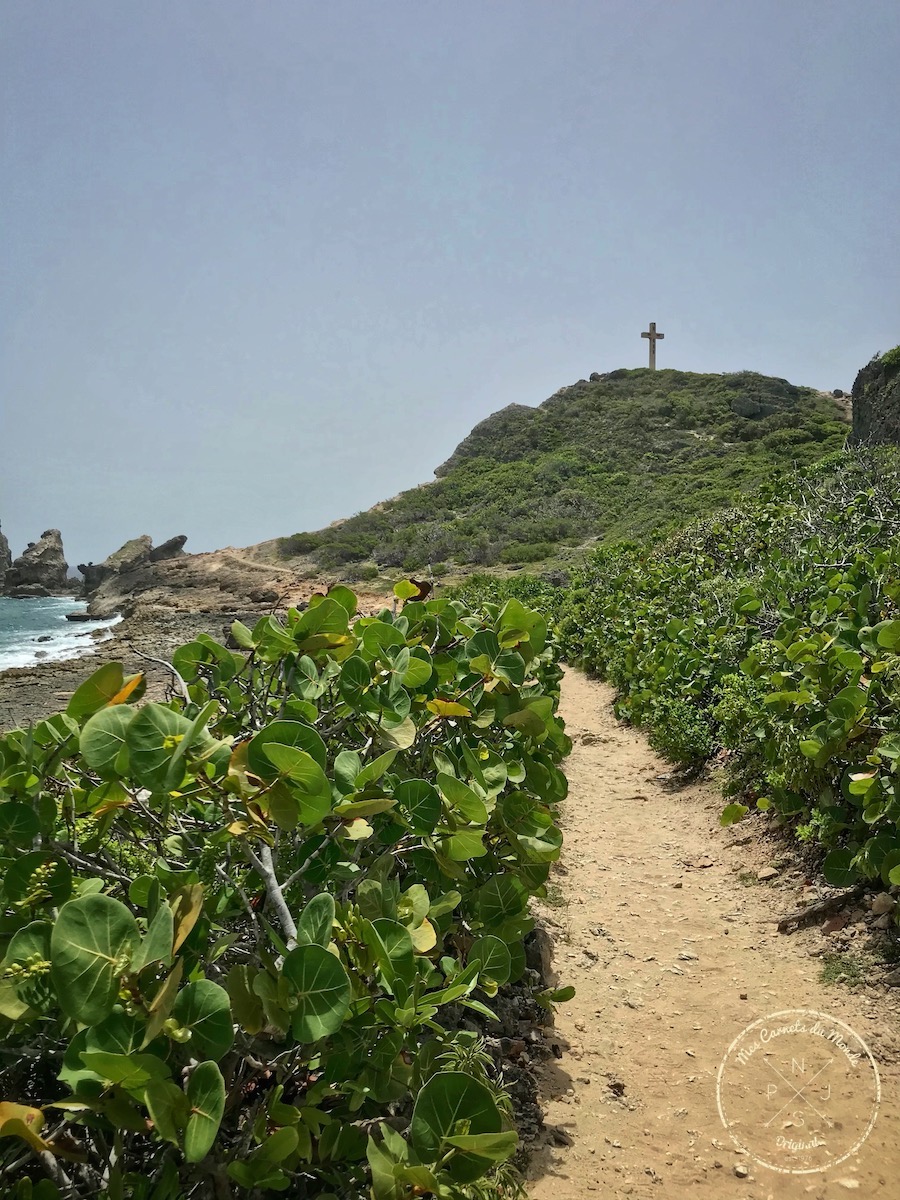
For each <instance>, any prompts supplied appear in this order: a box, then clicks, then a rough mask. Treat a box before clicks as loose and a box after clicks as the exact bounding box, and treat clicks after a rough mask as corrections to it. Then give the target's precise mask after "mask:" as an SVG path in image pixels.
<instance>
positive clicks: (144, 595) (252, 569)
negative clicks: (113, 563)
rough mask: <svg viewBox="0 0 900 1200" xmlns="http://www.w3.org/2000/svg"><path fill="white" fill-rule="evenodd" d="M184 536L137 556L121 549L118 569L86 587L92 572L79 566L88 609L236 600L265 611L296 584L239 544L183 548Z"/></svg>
mask: <svg viewBox="0 0 900 1200" xmlns="http://www.w3.org/2000/svg"><path fill="white" fill-rule="evenodd" d="M185 541H186V538H184V537H183V536H179V537H175V538H170V539H169V540H168V541H167V542H163V544H162V545H160V546H157V547H156V548H155V549H153V550H148V551H146V553H144V554H142V555H141V556H140V557H139V558H138V559H137V560H135V559H134V558H130V559H129V558H128V556H124V555H123V557H122V559H121V560H120V562H121V566H120V569H119V570H118V571H116V572H114V573H110V572H107V573H106V575H105V577H104V578H103V579H102V581H101V582H100V583H99V585H97V586H95V587H94V588H93V589H91V590H88V588H87V583H88V580H89V578H96V575H93V574H92V575H91V576H89V575H88V573H87V571H86V570H85V568H84V567H81V568H80V570H81V571H82V573H83V574H84V575H85V584H86V594H87V597H88V600H89V604H88V610H87V611H88V614H89V615H90V616H91V617H98V618H105V617H112V616H114V615H115V614H116V613H121V614H122V615H123V616H126V617H130V616H133V615H135V614H136V613H137V612H138V611H140V612H141V614H142V615H144V616H149V615H151V614H152V613H154V612H156V613H158V614H162V613H173V612H191V613H228V612H233V611H234V610H235V608H236V606H240V607H241V608H243V607H247V608H249V609H254V608H255V609H256V611H267V610H269V609H271V608H272V607H273V606H275V605H276V604H278V603H279V601H281V600H282V598H283V597H284V596H285V595H286V594H288V593H290V592H292V590H294V589H296V586H297V582H298V581H297V579H296V576H295V574H294V572H292V571H291V570H289V569H287V568H280V567H278V566H275V565H274V564H270V563H260V562H256V561H253V560H252V559H251V558H250V557H249V555H247V554H246V552H242V551H239V550H219V551H216V552H214V553H209V554H185V553H184V550H183V546H184V543H185ZM124 549H125V548H124V547H123V550H124ZM121 553H122V552H121V551H117V554H121ZM110 557H111V558H112V557H115V556H112V555H111V556H110ZM109 561H110V560H109V559H107V560H106V563H104V564H101V568H105V567H106V566H107V564H109ZM94 570H95V571H96V570H97V569H96V568H94Z"/></svg>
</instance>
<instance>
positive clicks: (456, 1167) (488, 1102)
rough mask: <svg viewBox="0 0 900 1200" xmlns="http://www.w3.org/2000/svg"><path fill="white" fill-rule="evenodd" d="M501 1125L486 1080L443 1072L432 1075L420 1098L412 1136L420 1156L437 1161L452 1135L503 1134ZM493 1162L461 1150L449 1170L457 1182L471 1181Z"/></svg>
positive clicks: (450, 1164) (453, 1159)
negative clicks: (484, 1082) (480, 1081)
mask: <svg viewBox="0 0 900 1200" xmlns="http://www.w3.org/2000/svg"><path fill="white" fill-rule="evenodd" d="M501 1126H502V1120H501V1117H500V1112H499V1110H498V1108H497V1105H496V1104H495V1103H494V1098H493V1096H492V1095H491V1093H490V1091H489V1089H488V1088H487V1087H485V1085H484V1084H483V1083H479V1082H478V1080H477V1079H473V1078H472V1076H471V1075H466V1074H464V1073H463V1072H462V1071H443V1072H440V1073H438V1074H437V1075H432V1077H431V1078H430V1079H429V1080H428V1082H427V1083H426V1084H425V1086H424V1087H423V1088H422V1089H421V1090H420V1092H419V1094H418V1096H417V1097H416V1104H415V1108H414V1109H413V1115H412V1121H411V1123H410V1139H411V1141H412V1145H413V1149H414V1150H415V1151H416V1153H417V1154H418V1156H419V1158H420V1159H421V1160H422V1161H423V1162H425V1163H434V1162H437V1161H438V1159H440V1158H442V1157H443V1156H444V1154H445V1153H446V1152H447V1150H448V1148H449V1147H448V1145H447V1139H448V1138H452V1137H457V1136H459V1135H468V1136H471V1135H473V1134H483V1133H499V1132H500V1129H501ZM490 1165H491V1159H490V1158H485V1157H479V1156H478V1155H475V1154H470V1153H467V1152H462V1151H460V1152H457V1153H455V1154H453V1156H452V1157H451V1158H450V1159H449V1160H448V1161H447V1162H446V1163H445V1169H446V1170H447V1172H448V1174H449V1175H450V1176H451V1177H452V1178H453V1179H454V1180H456V1182H457V1183H471V1182H473V1181H474V1180H475V1179H478V1178H479V1177H480V1176H481V1175H483V1174H484V1173H485V1171H486V1170H488V1168H489V1167H490Z"/></svg>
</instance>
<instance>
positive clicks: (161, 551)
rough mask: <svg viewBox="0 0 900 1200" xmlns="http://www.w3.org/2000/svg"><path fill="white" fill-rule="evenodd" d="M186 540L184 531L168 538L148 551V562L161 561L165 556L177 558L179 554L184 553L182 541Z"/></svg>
mask: <svg viewBox="0 0 900 1200" xmlns="http://www.w3.org/2000/svg"><path fill="white" fill-rule="evenodd" d="M186 541H187V534H186V533H179V534H177V535H176V536H175V537H171V538H169V540H168V541H166V542H163V543H162V544H161V545H159V546H157V547H156V549H155V550H151V551H150V554H149V559H150V562H152V563H156V562H163V560H164V559H167V558H178V556H179V555H181V554H184V543H185V542H186Z"/></svg>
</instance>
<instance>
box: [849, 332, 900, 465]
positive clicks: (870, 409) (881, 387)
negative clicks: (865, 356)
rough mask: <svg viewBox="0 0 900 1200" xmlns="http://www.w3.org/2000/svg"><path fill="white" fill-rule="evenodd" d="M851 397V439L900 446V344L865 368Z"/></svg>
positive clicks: (874, 359)
mask: <svg viewBox="0 0 900 1200" xmlns="http://www.w3.org/2000/svg"><path fill="white" fill-rule="evenodd" d="M852 396H853V433H852V434H851V441H853V442H893V443H895V444H897V445H900V346H896V347H895V348H894V349H893V350H889V351H888V353H887V354H882V355H881V356H880V357H878V358H873V359H872V361H871V362H870V363H868V364H867V365H866V366H865V367H863V369H862V370H861V371H860V373H859V374H858V375H857V377H856V382H855V383H854V384H853V392H852Z"/></svg>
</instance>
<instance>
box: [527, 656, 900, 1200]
mask: <svg viewBox="0 0 900 1200" xmlns="http://www.w3.org/2000/svg"><path fill="white" fill-rule="evenodd" d="M611 699H612V693H611V691H610V690H609V689H608V688H607V687H605V686H603V685H601V684H599V683H596V682H593V681H591V680H588V679H586V678H585V677H584V676H583V675H581V674H580V673H578V672H574V671H569V672H568V673H567V676H566V680H565V684H564V688H563V704H562V713H563V716H564V717H565V719H566V722H567V726H568V731H569V733H570V734H571V736H572V737H573V739H574V750H573V753H572V756H571V758H570V760H569V763H568V767H567V773H568V775H569V779H570V785H571V790H570V793H569V797H568V800H567V801H566V802H565V804H564V806H563V807H564V811H565V816H564V822H563V823H564V828H565V834H566V845H565V849H564V853H563V858H562V861H561V863H560V864H559V866H558V870H557V873H556V874H555V883H554V890H553V894H552V896H551V899H552V901H553V903H552V905H550V906H548V907H547V908H546V910H545V911H544V912H543V913H542V916H543V918H544V920H545V922H546V923H547V925H548V927H549V929H550V931H551V933H552V934H553V937H554V942H555V949H554V966H555V969H556V971H557V974H558V976H559V978H560V982H561V983H563V984H569V983H571V984H573V985H574V986H575V987H576V989H577V994H576V997H575V999H574V1000H572V1001H570V1002H569V1003H567V1004H564V1005H561V1006H560V1008H559V1012H558V1017H557V1036H558V1038H559V1040H560V1042H561V1043H562V1055H561V1057H560V1058H559V1060H558V1061H554V1060H551V1061H550V1063H549V1064H548V1065H546V1066H545V1068H544V1072H543V1078H542V1090H543V1099H544V1106H545V1118H546V1121H547V1126H548V1131H547V1136H546V1144H545V1145H544V1146H543V1147H542V1148H541V1149H540V1150H539V1151H538V1152H537V1153H536V1154H535V1155H534V1156H533V1157H532V1160H531V1168H530V1182H529V1194H530V1195H531V1197H533V1200H569V1198H570V1197H585V1196H589V1195H591V1194H598V1195H599V1196H602V1197H604V1198H607V1197H608V1198H612V1197H625V1196H629V1197H632V1198H634V1200H643V1198H644V1197H653V1198H658V1200H662V1198H663V1197H665V1198H666V1200H668V1198H669V1197H682V1196H684V1197H688V1196H691V1197H694V1196H696V1197H699V1198H703V1197H709V1198H710V1200H713V1198H715V1200H718V1198H723V1200H724V1198H725V1197H728V1198H729V1200H731V1198H735V1200H767V1198H769V1197H771V1198H773V1200H782V1198H791V1200H793V1198H795V1197H796V1198H800V1197H811V1198H813V1200H836V1198H838V1197H843V1196H847V1195H852V1194H853V1193H855V1194H856V1195H858V1196H860V1197H869V1196H874V1197H883V1198H884V1200H887V1198H888V1197H892V1198H893V1197H897V1196H900V1182H898V1180H900V1088H898V1083H900V1038H898V1032H897V1018H896V1009H897V1004H896V999H895V998H896V996H897V994H898V993H897V992H896V991H894V992H891V991H888V990H886V989H885V987H884V984H883V982H882V978H883V976H884V975H885V974H886V973H888V972H889V971H890V967H889V966H888V965H885V964H884V963H883V962H877V961H876V960H875V959H871V960H869V959H866V958H865V957H863V958H859V959H853V961H856V962H863V963H865V962H869V963H870V965H871V970H870V971H869V972H868V973H867V974H866V975H864V977H863V978H860V979H856V981H855V986H854V987H853V989H852V990H851V989H850V988H849V987H848V986H846V985H845V984H843V983H840V982H837V983H832V984H827V983H824V982H822V980H821V973H822V970H823V963H831V964H832V967H833V965H834V963H835V962H837V963H841V962H843V961H844V958H841V957H838V956H839V955H841V954H846V952H847V951H850V950H854V949H855V943H856V940H857V939H858V940H859V942H860V943H866V944H869V941H870V934H871V933H872V932H873V922H874V919H875V918H874V917H873V914H872V913H871V912H870V911H869V910H868V908H867V907H866V906H865V905H863V906H862V907H861V908H860V909H859V910H857V911H855V912H850V913H844V914H843V915H842V916H840V917H838V918H837V919H836V920H835V919H831V920H822V919H820V920H819V921H818V922H817V923H815V924H813V925H812V926H811V927H810V928H806V929H802V930H800V931H798V932H795V933H792V934H782V933H779V932H778V931H777V928H776V921H777V919H778V918H779V917H782V916H784V915H786V914H787V913H790V912H793V911H794V910H796V909H798V908H800V907H802V906H803V905H804V904H806V903H808V902H810V901H811V900H815V899H816V895H817V893H816V891H815V890H814V888H813V886H812V885H811V881H810V880H808V879H805V878H804V875H803V872H802V870H801V869H799V868H798V867H797V866H796V865H795V863H792V862H791V861H790V860H789V859H788V858H787V857H786V855H785V853H784V848H783V847H781V849H780V850H779V846H778V843H777V842H776V841H772V840H769V841H766V840H765V839H762V840H760V838H759V836H758V835H754V836H752V837H750V838H749V839H748V837H747V828H746V827H743V826H741V825H738V826H733V827H731V828H727V829H723V828H721V826H720V825H719V820H718V818H719V813H720V812H721V808H722V801H721V797H720V793H719V792H718V790H717V788H716V787H715V786H714V785H713V784H712V783H709V782H707V783H699V784H694V785H692V786H689V787H687V788H684V789H681V790H673V789H672V788H671V785H670V784H667V781H666V779H665V776H666V773H667V771H669V770H670V768H668V767H667V766H666V764H665V763H664V762H663V761H662V760H661V759H659V758H658V757H657V756H656V755H655V754H654V753H653V752H652V751H651V750H650V749H649V747H648V745H647V742H646V739H645V737H644V735H643V734H641V733H640V732H639V731H637V730H634V729H631V728H629V727H627V726H624V725H622V724H620V723H619V722H618V721H617V720H616V719H615V717H614V715H613V712H612V707H611ZM760 873H762V875H763V879H759V878H758V877H759V875H760ZM767 876H770V877H769V878H767ZM882 899H883V901H885V902H887V903H890V901H887V899H886V898H884V897H883V898H882ZM883 923H884V922H882V924H883ZM835 926H842V928H840V929H838V928H835ZM878 937H881V938H882V939H885V938H888V937H890V933H889V932H884V933H881V932H880V931H875V938H876V939H877V938H878ZM847 961H848V962H850V961H851V959H850V958H848V959H847ZM832 973H834V972H832ZM794 1009H806V1010H814V1011H815V1012H816V1013H821V1014H825V1020H824V1022H819V1027H820V1028H819V1032H818V1033H815V1030H814V1028H813V1030H812V1031H811V1030H810V1026H813V1027H814V1026H815V1021H814V1019H812V1018H810V1019H809V1021H807V1022H806V1025H805V1032H804V1030H803V1029H802V1028H798V1027H797V1026H796V1020H795V1021H794V1022H793V1023H794V1028H793V1029H791V1028H790V1025H791V1023H792V1022H791V1021H789V1020H788V1019H787V1018H776V1019H775V1020H774V1021H767V1022H763V1023H762V1025H761V1026H760V1027H759V1028H761V1029H763V1030H766V1031H768V1032H767V1033H766V1034H764V1035H763V1037H768V1041H767V1042H766V1043H765V1044H764V1045H762V1047H761V1049H760V1050H759V1052H758V1053H756V1054H755V1055H751V1056H749V1057H746V1058H745V1060H744V1062H743V1063H742V1062H741V1061H740V1060H738V1059H737V1058H736V1057H735V1054H736V1053H737V1052H738V1051H740V1050H743V1051H744V1052H745V1053H746V1051H747V1049H748V1047H749V1046H751V1045H752V1044H753V1040H754V1038H755V1039H756V1044H757V1045H758V1046H759V1045H760V1037H759V1035H758V1034H751V1035H750V1036H749V1038H748V1039H747V1040H745V1041H743V1042H741V1043H740V1044H739V1046H738V1047H737V1048H736V1051H735V1052H734V1053H733V1054H732V1056H731V1057H730V1058H729V1059H728V1061H727V1063H726V1067H725V1070H724V1072H723V1077H722V1089H721V1090H722V1096H723V1107H724V1111H725V1114H726V1118H727V1119H728V1120H729V1121H731V1122H733V1123H732V1124H731V1130H730V1132H731V1134H733V1135H734V1136H735V1137H736V1138H737V1140H738V1144H735V1143H734V1142H733V1141H732V1137H731V1136H730V1133H729V1130H728V1129H726V1127H725V1125H724V1123H723V1120H722V1118H721V1117H720V1114H719V1108H718V1103H717V1076H718V1074H719V1070H720V1064H721V1063H722V1061H723V1058H724V1057H725V1055H726V1052H727V1051H728V1050H729V1046H730V1045H731V1043H732V1041H733V1040H734V1039H736V1038H737V1037H738V1036H739V1035H740V1034H741V1032H742V1030H744V1029H745V1027H746V1026H748V1025H749V1024H751V1023H752V1022H754V1021H756V1020H757V1019H759V1018H764V1017H767V1016H768V1015H769V1014H775V1013H779V1012H782V1011H783V1010H794ZM835 1019H836V1020H839V1021H843V1022H846V1023H847V1024H848V1025H849V1026H850V1027H851V1030H852V1031H855V1032H856V1033H858V1034H859V1035H860V1036H861V1037H862V1038H863V1039H864V1041H865V1043H866V1045H867V1046H868V1047H869V1049H870V1050H871V1053H872V1055H873V1057H874V1059H875V1062H876V1064H877V1069H878V1072H879V1074H880V1084H881V1098H880V1105H879V1107H878V1113H877V1120H876V1121H875V1123H874V1126H873V1127H872V1129H871V1131H870V1132H869V1135H868V1137H866V1138H865V1140H864V1141H863V1142H862V1144H861V1146H859V1147H858V1148H854V1147H855V1146H856V1143H857V1142H858V1141H859V1140H860V1139H861V1138H862V1137H863V1136H864V1135H865V1133H866V1130H867V1128H868V1123H869V1120H870V1118H871V1115H872V1113H873V1111H874V1107H875V1099H876V1096H875V1083H874V1079H875V1073H874V1071H873V1069H872V1065H871V1062H870V1061H869V1060H868V1059H867V1058H866V1057H865V1054H864V1053H862V1051H861V1050H860V1051H859V1053H860V1058H859V1060H858V1062H854V1061H853V1060H852V1051H853V1049H854V1047H856V1048H858V1047H859V1044H858V1043H853V1041H852V1038H851V1036H850V1034H849V1033H847V1035H846V1039H847V1044H848V1045H849V1046H850V1049H851V1053H842V1052H841V1051H840V1049H839V1048H838V1049H836V1048H835V1047H836V1043H835V1041H834V1039H833V1037H832V1038H830V1039H829V1038H828V1037H826V1034H829V1033H833V1031H834V1030H835V1029H840V1028H841V1027H838V1026H834V1025H833V1024H832V1022H833V1021H834V1020H835ZM802 1024H803V1022H802V1021H801V1025H802ZM785 1029H786V1030H787V1032H785V1033H784V1034H781V1033H779V1031H780V1030H785ZM823 1030H824V1031H825V1033H823V1032H822V1031H823ZM773 1035H775V1036H773ZM776 1036H777V1037H779V1038H780V1040H778V1041H776V1040H775V1037H776ZM776 1071H777V1072H780V1073H781V1076H782V1078H779V1077H778V1076H777V1075H776V1073H775V1072H776ZM822 1072H824V1074H823V1073H822ZM817 1073H818V1074H817ZM773 1089H774V1091H773ZM811 1134H815V1137H811ZM778 1138H780V1139H782V1142H783V1143H791V1142H792V1141H794V1142H795V1143H796V1144H798V1145H802V1146H808V1144H809V1142H810V1141H812V1143H813V1145H812V1148H809V1149H798V1150H796V1151H795V1150H792V1149H791V1147H790V1145H789V1144H788V1145H787V1146H782V1143H777V1146H776V1141H777V1139H778ZM819 1138H821V1140H822V1142H823V1143H824V1144H823V1145H819V1146H816V1145H815V1141H816V1140H817V1139H819ZM804 1139H805V1140H804ZM748 1151H749V1152H748ZM848 1151H850V1153H849V1154H847V1152H848ZM845 1154H846V1157H844V1155H845ZM759 1158H763V1159H764V1160H766V1159H768V1160H769V1162H770V1165H769V1166H762V1165H760V1163H759V1161H757V1160H758V1159H759ZM838 1158H842V1161H840V1162H836V1159H838ZM772 1160H774V1161H772ZM823 1163H826V1164H830V1165H828V1168H827V1169H825V1170H820V1169H815V1170H810V1169H809V1167H810V1164H812V1166H813V1167H814V1168H818V1167H821V1165H822V1164H823ZM775 1168H777V1169H775ZM798 1170H807V1171H808V1172H809V1173H805V1174H800V1173H796V1172H797V1171H798Z"/></svg>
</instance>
